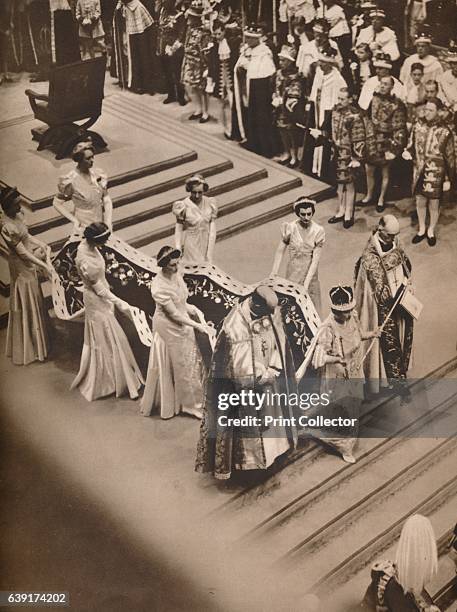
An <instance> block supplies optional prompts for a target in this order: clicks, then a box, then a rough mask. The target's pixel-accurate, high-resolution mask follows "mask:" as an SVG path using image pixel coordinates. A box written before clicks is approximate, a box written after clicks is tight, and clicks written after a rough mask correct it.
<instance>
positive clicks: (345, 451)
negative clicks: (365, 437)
mask: <svg viewBox="0 0 457 612" xmlns="http://www.w3.org/2000/svg"><path fill="white" fill-rule="evenodd" d="M329 295H330V300H331V304H330V307H331V313H330V315H329V316H328V317H327V318H326V319H325V321H323V322H322V324H321V326H320V327H319V329H318V331H317V333H316V335H315V337H314V339H313V341H312V343H311V346H310V348H309V351H308V355H307V358H306V360H305V364H306V363H307V362H309V363H310V364H311V366H312V367H313V368H314V369H315V370H317V371H318V372H319V374H320V392H321V396H323V395H324V394H328V395H329V396H330V397H331V402H330V404H329V406H328V408H322V406H319V409H318V410H319V415H322V416H324V413H325V416H328V417H330V418H335V417H342V418H352V419H357V420H358V418H359V416H360V414H359V413H360V406H361V402H362V400H363V387H364V383H365V377H364V373H363V348H364V347H363V341H364V340H368V339H369V338H375V337H377V336H378V335H379V333H380V332H379V331H378V330H377V329H375V330H373V331H365V330H363V329H362V326H361V324H360V321H359V317H358V315H357V311H356V303H355V300H354V292H353V289H352V287H348V286H337V287H332V289H331V290H330V293H329ZM298 375H300V374H299V373H298ZM357 431H358V427H357V424H356V423H354V421H353V423H352V425H350V426H347V427H345V428H344V429H343V428H336V429H335V428H333V427H332V428H331V429H330V428H326V430H325V431H319V432H317V431H316V430H313V433H312V435H313V437H317V438H319V439H321V440H322V441H323V442H325V444H326V445H328V446H330V447H333V448H334V449H335V450H337V451H338V452H339V453H341V456H342V457H343V459H344V461H346V462H347V463H355V457H354V455H353V453H352V451H353V448H354V446H355V444H356V442H357Z"/></svg>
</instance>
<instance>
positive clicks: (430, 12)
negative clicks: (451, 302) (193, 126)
mask: <svg viewBox="0 0 457 612" xmlns="http://www.w3.org/2000/svg"><path fill="white" fill-rule="evenodd" d="M37 9H40V10H39V11H38V10H37ZM45 9H47V10H45ZM456 15H457V4H456V2H455V1H454V0H448V1H447V2H441V1H437V0H429V1H428V2H425V3H423V2H416V1H414V0H412V1H411V0H407V1H406V2H389V0H379V1H378V2H374V1H373V0H341V1H340V2H335V1H334V0H277V1H273V2H264V1H262V0H252V1H251V0H249V1H247V0H21V1H20V2H11V1H10V0H7V1H6V2H5V3H3V4H2V12H1V14H0V21H1V23H0V38H1V46H2V51H3V53H2V57H3V78H4V79H5V80H8V79H9V78H10V67H11V69H14V68H16V69H20V68H21V69H24V68H27V63H28V64H29V66H30V65H32V68H35V73H37V74H35V77H34V78H38V79H39V78H43V77H42V75H43V73H44V74H45V73H46V53H45V48H46V41H47V39H49V41H50V47H51V57H50V60H49V61H48V63H49V65H52V63H53V62H54V63H60V64H62V63H68V62H69V61H72V60H79V59H80V58H82V59H90V58H92V57H96V56H97V55H101V54H106V55H107V59H108V65H109V69H110V72H111V74H112V75H113V77H114V78H116V79H117V82H118V83H119V86H120V87H122V88H128V89H130V90H131V91H133V92H136V93H138V94H150V95H154V94H155V93H162V94H163V93H166V96H165V97H164V99H163V103H164V104H170V103H177V104H179V105H181V106H185V105H186V104H188V103H191V110H190V111H189V116H188V118H189V120H193V121H198V122H200V123H206V122H207V121H210V119H211V118H213V119H215V120H217V121H219V122H220V124H221V128H222V130H223V133H224V135H225V137H226V138H227V139H232V140H236V141H238V142H240V144H241V145H242V146H244V147H246V148H247V149H249V150H251V151H253V152H255V153H258V154H260V155H263V156H266V157H269V158H273V159H274V160H276V161H278V162H279V163H281V164H284V165H288V166H289V167H291V168H301V169H302V170H303V171H304V172H305V173H308V174H312V175H314V176H317V177H319V178H321V179H322V180H324V181H327V182H329V183H337V184H338V185H339V196H340V199H339V208H338V210H337V211H336V214H335V215H334V216H333V217H332V218H331V219H330V220H329V222H330V223H336V222H339V221H342V220H344V219H345V220H346V226H348V227H350V226H351V219H352V220H353V216H354V205H355V199H356V196H355V194H356V192H357V191H364V192H365V196H364V197H363V198H362V199H361V200H360V201H359V204H361V205H370V204H375V205H376V207H377V210H378V212H382V211H383V210H384V208H385V205H386V198H388V197H389V194H391V193H392V192H391V189H392V186H395V184H396V183H403V184H399V185H397V187H399V188H400V193H403V195H404V194H405V191H406V192H409V194H408V195H410V194H411V190H412V191H413V192H414V194H415V195H418V196H419V197H418V199H417V203H418V204H417V206H418V215H419V232H418V236H419V238H418V241H420V240H419V239H422V238H424V237H425V233H424V232H425V226H424V223H422V221H421V214H423V208H424V201H425V206H426V205H427V202H428V203H429V204H430V213H431V216H432V217H433V218H432V220H431V222H430V227H429V230H428V231H429V234H427V237H428V238H429V239H431V241H432V242H434V240H435V238H434V226H435V225H436V219H437V214H438V213H437V212H436V209H437V207H438V206H439V201H440V199H441V197H442V193H443V188H444V189H446V188H447V187H448V186H449V185H450V186H451V187H452V186H453V185H454V184H455V148H456V146H455V141H456V137H455V133H456V117H457V50H456V48H453V47H452V44H453V43H452V37H453V36H454V35H455V33H456V32H457V16H456ZM48 22H49V23H50V24H51V25H50V34H49V36H48V35H47V34H46V32H47V29H46V28H47V24H48ZM49 41H48V42H49ZM48 56H49V54H48ZM43 66H44V68H43ZM29 69H30V68H29ZM32 80H33V78H32ZM438 128H439V129H438ZM430 130H432V131H433V133H434V135H435V141H437V145H436V147H435V148H434V149H433V150H431V148H430V146H429V145H430V143H429V141H430V138H427V137H426V136H427V134H429V132H430ZM430 133H431V132H430ZM427 143H428V144H427ZM435 149H436V150H435ZM432 158H433V159H432ZM431 161H432V162H433V163H431ZM399 168H400V170H399ZM398 176H400V177H402V180H401V181H398V180H397V179H396V178H395V177H398ZM411 186H412V187H411ZM435 218H436V219H435ZM430 228H431V229H430Z"/></svg>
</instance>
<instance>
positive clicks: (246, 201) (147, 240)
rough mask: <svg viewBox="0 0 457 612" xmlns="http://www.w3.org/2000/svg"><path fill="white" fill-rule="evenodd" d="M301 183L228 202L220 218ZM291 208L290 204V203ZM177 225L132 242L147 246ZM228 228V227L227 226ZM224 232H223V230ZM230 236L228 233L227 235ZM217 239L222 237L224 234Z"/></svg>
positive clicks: (167, 234) (289, 182)
mask: <svg viewBox="0 0 457 612" xmlns="http://www.w3.org/2000/svg"><path fill="white" fill-rule="evenodd" d="M300 185H301V181H300V180H299V179H295V180H290V181H287V182H285V183H280V184H279V185H275V186H273V187H269V188H268V189H265V190H263V191H259V192H257V193H254V194H252V195H251V196H247V197H245V198H240V199H239V200H235V201H234V202H228V203H227V204H225V205H223V206H221V207H220V209H219V214H218V216H219V218H220V217H224V216H225V215H228V214H231V213H234V212H236V211H237V210H240V209H241V208H246V207H247V206H251V205H253V204H257V203H258V202H261V201H263V200H267V199H268V198H270V197H274V196H277V195H280V194H281V193H286V192H287V191H289V190H291V189H295V188H296V187H299V186H300ZM289 209H290V204H289ZM174 229H175V226H174V224H170V225H167V226H165V227H163V228H160V229H158V230H155V231H151V232H146V233H145V234H143V235H141V236H138V237H137V238H135V239H134V240H132V241H131V242H130V244H131V246H133V247H134V248H137V249H138V248H141V247H143V246H146V245H147V244H151V243H152V242H155V241H156V240H161V239H162V238H166V237H167V236H171V235H172V234H173V232H174ZM226 229H228V228H226ZM221 234H222V232H221ZM227 237H228V235H227ZM217 239H219V240H220V239H222V235H221V236H219V235H218V238H217Z"/></svg>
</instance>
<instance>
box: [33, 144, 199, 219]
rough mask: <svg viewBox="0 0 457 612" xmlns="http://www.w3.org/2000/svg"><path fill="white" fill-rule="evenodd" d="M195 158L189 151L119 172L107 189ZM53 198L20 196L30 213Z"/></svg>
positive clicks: (50, 202)
mask: <svg viewBox="0 0 457 612" xmlns="http://www.w3.org/2000/svg"><path fill="white" fill-rule="evenodd" d="M197 158H198V153H197V151H194V150H191V151H188V152H187V153H183V154H182V155H177V156H175V157H170V158H169V159H164V160H161V161H159V162H155V163H153V164H148V165H146V166H141V167H140V168H135V169H133V170H127V171H126V172H120V173H119V174H115V175H114V176H113V177H110V178H109V179H108V187H116V186H117V185H123V184H124V183H129V182H131V181H134V180H136V179H139V178H143V177H145V176H149V175H153V174H157V173H158V172H162V171H164V170H169V169H170V168H176V167H178V166H180V165H182V164H187V163H188V162H191V161H195V160H196V159H197ZM21 195H22V194H21ZM53 198H54V195H52V196H50V197H46V198H41V199H40V200H30V199H29V198H26V197H25V196H23V195H22V199H23V202H24V204H25V205H26V206H27V207H28V208H29V209H30V210H31V211H35V210H41V209H43V208H47V207H49V206H52V200H53Z"/></svg>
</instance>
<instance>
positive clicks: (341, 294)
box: [329, 285, 355, 311]
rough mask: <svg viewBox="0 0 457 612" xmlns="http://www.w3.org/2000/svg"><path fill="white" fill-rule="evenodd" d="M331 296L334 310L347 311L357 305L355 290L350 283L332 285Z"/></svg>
mask: <svg viewBox="0 0 457 612" xmlns="http://www.w3.org/2000/svg"><path fill="white" fill-rule="evenodd" d="M329 296H330V301H331V308H332V309H333V310H340V311H347V310H352V309H353V308H354V307H355V301H354V292H353V290H352V287H349V286H348V285H337V286H336V287H332V288H331V289H330V291H329Z"/></svg>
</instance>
